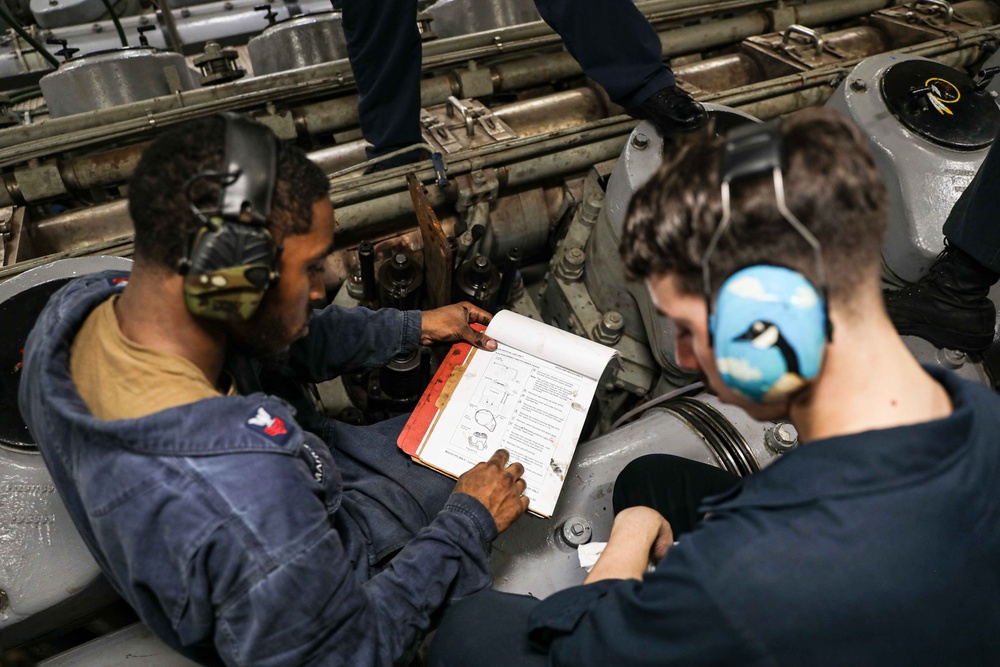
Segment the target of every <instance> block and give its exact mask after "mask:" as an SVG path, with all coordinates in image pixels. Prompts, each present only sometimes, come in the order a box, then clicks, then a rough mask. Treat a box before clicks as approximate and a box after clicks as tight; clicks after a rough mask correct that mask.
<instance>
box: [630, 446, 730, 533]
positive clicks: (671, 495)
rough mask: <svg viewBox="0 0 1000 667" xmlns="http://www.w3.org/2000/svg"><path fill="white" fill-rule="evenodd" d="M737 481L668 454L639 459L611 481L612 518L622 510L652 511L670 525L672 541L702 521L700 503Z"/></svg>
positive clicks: (704, 465)
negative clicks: (633, 508) (640, 507)
mask: <svg viewBox="0 0 1000 667" xmlns="http://www.w3.org/2000/svg"><path fill="white" fill-rule="evenodd" d="M739 482H740V478H739V477H737V476H736V475H734V474H732V473H731V472H728V471H726V470H723V469H721V468H716V467H714V466H710V465H706V464H704V463H699V462H698V461H691V460H690V459H685V458H681V457H679V456H672V455H670V454H650V455H648V456H642V457H640V458H637V459H636V460H634V461H632V462H631V463H629V464H628V465H627V466H625V469H624V470H622V471H621V473H620V474H619V475H618V479H616V480H615V491H614V496H613V497H612V504H613V506H614V510H615V514H618V513H619V512H621V511H622V510H623V509H625V508H626V507H636V506H643V507H652V508H653V509H655V510H656V511H657V512H659V513H660V514H662V515H663V517H664V518H665V519H666V520H667V521H669V522H670V527H671V528H672V529H673V531H674V537H677V536H678V535H681V534H683V533H686V532H689V531H690V530H691V529H692V528H694V526H695V524H697V523H698V522H699V521H701V519H702V515H701V512H699V511H698V507H699V506H701V504H702V501H703V500H704V499H705V498H707V497H709V496H715V495H718V494H720V493H725V492H726V491H729V490H731V489H733V488H734V487H736V485H738V484H739Z"/></svg>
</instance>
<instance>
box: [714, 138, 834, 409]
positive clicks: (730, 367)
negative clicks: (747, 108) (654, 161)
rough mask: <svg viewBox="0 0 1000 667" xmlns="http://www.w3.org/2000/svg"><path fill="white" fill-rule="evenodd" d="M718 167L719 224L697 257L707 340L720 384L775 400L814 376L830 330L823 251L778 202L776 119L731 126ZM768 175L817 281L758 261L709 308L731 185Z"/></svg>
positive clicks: (731, 280)
mask: <svg viewBox="0 0 1000 667" xmlns="http://www.w3.org/2000/svg"><path fill="white" fill-rule="evenodd" d="M720 172H721V178H720V180H721V182H722V184H721V188H722V221H721V222H720V223H719V226H718V227H717V228H716V230H715V233H714V234H713V235H712V239H711V241H710V242H709V244H708V247H707V248H706V249H705V255H704V257H703V258H702V280H703V285H704V295H705V303H706V305H707V308H708V331H709V342H710V345H711V346H712V348H713V352H714V355H715V362H716V366H717V367H718V369H719V374H720V375H721V376H722V381H723V382H725V383H726V386H728V387H729V388H731V389H732V390H734V391H736V392H737V393H739V394H741V395H743V396H745V397H746V398H748V399H750V400H752V401H754V402H756V403H771V402H777V401H781V400H784V399H786V398H787V397H789V396H790V395H791V394H793V393H795V392H797V391H799V390H801V389H802V388H804V387H806V386H807V385H808V384H809V383H810V382H812V380H814V379H815V378H816V376H817V375H818V374H819V371H820V368H821V367H822V364H823V355H824V353H825V351H826V344H827V343H828V342H829V341H830V340H831V336H832V329H831V326H830V318H829V314H828V311H827V299H826V275H825V271H824V267H823V256H822V250H821V248H820V245H819V242H818V241H817V240H816V237H815V236H813V234H812V233H811V232H810V231H809V230H808V229H807V228H806V227H805V225H803V224H802V223H801V222H800V221H799V220H798V218H796V217H795V215H794V214H793V213H792V212H791V211H790V210H789V209H788V207H787V205H786V203H785V188H784V165H783V142H782V135H781V124H780V121H778V122H772V123H766V124H763V125H749V126H743V127H738V128H735V129H734V130H732V131H731V132H730V133H729V134H728V135H727V137H726V142H725V144H724V146H723V152H722V158H721V160H720ZM767 173H770V174H771V175H772V177H773V179H774V196H775V201H776V204H777V208H778V212H779V214H780V215H781V217H782V218H783V219H784V220H785V221H786V222H787V223H788V224H789V225H791V226H792V228H793V229H795V231H796V232H798V234H799V235H801V236H802V238H803V239H805V241H806V242H807V243H808V244H809V247H810V248H811V249H812V251H813V254H814V258H815V262H816V275H817V277H818V279H819V282H820V285H819V287H818V288H817V287H816V286H814V285H813V284H812V283H811V282H810V281H809V280H808V279H807V278H806V277H805V276H803V275H802V274H801V273H798V272H797V271H793V270H792V269H789V268H786V267H783V266H773V265H768V264H758V265H754V266H749V267H746V268H743V269H740V270H739V271H736V272H735V273H733V274H732V275H731V276H729V277H727V279H726V280H725V281H724V282H723V284H722V286H721V287H720V288H719V293H718V295H717V297H716V299H715V300H714V301H715V305H714V308H713V299H712V292H711V285H712V279H711V264H710V262H711V258H712V255H713V254H714V252H715V248H716V246H717V245H718V243H719V239H720V238H722V235H723V234H725V232H726V230H727V229H728V227H729V224H730V222H731V219H732V210H731V205H730V189H729V188H730V184H731V183H732V182H733V181H735V180H738V179H742V178H747V177H751V176H758V175H761V174H767Z"/></svg>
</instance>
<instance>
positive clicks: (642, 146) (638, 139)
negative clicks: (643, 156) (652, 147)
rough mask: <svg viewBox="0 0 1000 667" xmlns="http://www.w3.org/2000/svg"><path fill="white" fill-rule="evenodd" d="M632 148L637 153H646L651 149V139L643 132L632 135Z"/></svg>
mask: <svg viewBox="0 0 1000 667" xmlns="http://www.w3.org/2000/svg"><path fill="white" fill-rule="evenodd" d="M632 148H634V149H636V150H637V151H644V150H646V149H647V148H649V137H647V136H646V135H645V134H643V133H642V132H636V133H635V134H633V135H632Z"/></svg>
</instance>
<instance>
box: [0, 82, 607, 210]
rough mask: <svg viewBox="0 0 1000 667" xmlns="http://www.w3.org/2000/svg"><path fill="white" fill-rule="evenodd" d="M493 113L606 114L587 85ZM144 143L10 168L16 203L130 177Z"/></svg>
mask: <svg viewBox="0 0 1000 667" xmlns="http://www.w3.org/2000/svg"><path fill="white" fill-rule="evenodd" d="M493 113H494V115H495V116H497V117H498V118H500V120H502V121H504V122H505V123H507V124H508V125H509V126H510V127H511V128H512V129H513V130H514V131H515V132H517V133H518V134H520V135H522V136H531V135H536V134H544V133H546V132H552V131H555V130H561V129H566V128H570V127H574V126H577V125H582V124H584V123H587V122H590V121H593V120H597V119H598V118H603V117H604V116H606V115H607V108H606V107H605V106H604V104H603V103H602V101H601V99H600V96H598V95H597V94H596V93H595V92H594V91H593V90H592V89H590V88H577V89H574V90H569V91H564V92H560V93H555V94H553V95H546V96H543V97H537V98H532V99H528V100H521V101H518V102H514V103H512V104H506V105H502V106H498V107H496V108H495V109H494V110H493ZM366 143H367V142H365V141H352V142H347V143H345V144H339V145H337V146H333V147H331V148H328V149H323V150H319V151H316V152H315V153H311V154H310V158H312V159H313V160H314V161H315V162H317V164H319V165H320V166H321V167H322V168H323V169H324V170H326V172H327V173H332V172H334V171H338V170H340V169H344V168H346V167H349V166H351V165H354V164H358V163H359V162H362V161H364V159H365V146H366ZM147 145H148V143H146V142H143V143H140V144H133V145H132V146H127V147H124V148H116V149H113V150H110V151H104V152H100V153H92V154H89V155H84V156H80V157H73V158H68V159H65V160H59V161H58V162H57V164H56V165H55V167H54V168H53V166H52V165H48V164H47V165H45V166H40V167H38V168H29V169H23V170H19V171H18V172H17V173H16V176H17V178H18V180H19V181H20V180H25V179H27V182H30V183H31V184H32V187H31V189H30V190H28V191H25V190H24V189H23V188H21V187H20V186H19V185H18V186H17V190H18V198H17V203H18V204H25V203H34V202H36V201H44V200H45V199H49V198H53V197H59V196H62V195H65V194H66V193H68V192H76V193H78V194H82V193H85V192H86V191H87V190H89V189H91V188H104V187H109V186H112V185H118V184H121V183H124V182H125V181H126V180H128V178H129V176H131V174H132V170H133V169H135V166H136V164H137V163H138V162H139V156H140V155H141V153H142V151H143V149H145V147H146V146H147ZM8 193H9V190H8ZM0 204H2V197H0ZM7 205H10V204H7Z"/></svg>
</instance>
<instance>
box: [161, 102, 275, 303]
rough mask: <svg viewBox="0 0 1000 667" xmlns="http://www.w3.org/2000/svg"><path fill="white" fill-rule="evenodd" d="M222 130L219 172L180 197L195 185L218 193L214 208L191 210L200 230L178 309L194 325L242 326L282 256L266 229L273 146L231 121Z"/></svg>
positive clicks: (241, 121) (233, 117) (243, 119)
mask: <svg viewBox="0 0 1000 667" xmlns="http://www.w3.org/2000/svg"><path fill="white" fill-rule="evenodd" d="M220 115H221V116H222V117H223V118H224V119H225V122H226V154H225V164H224V166H223V170H222V171H205V172H201V173H199V174H195V175H194V176H193V177H192V178H191V179H190V180H189V181H188V186H187V190H188V192H187V193H185V194H186V196H188V199H189V201H190V200H191V196H190V195H191V187H192V185H194V184H195V183H196V182H197V181H199V180H214V181H216V182H218V183H219V185H221V186H222V187H221V192H220V194H219V198H218V203H217V205H216V206H215V208H213V209H210V210H202V209H199V208H198V207H196V206H195V205H194V204H193V203H192V205H191V208H192V212H193V213H194V215H196V216H197V217H198V218H199V219H200V220H201V222H202V226H201V227H200V228H199V229H198V230H197V232H195V234H194V235H193V238H192V239H191V242H190V244H189V251H188V255H187V257H185V258H184V259H183V260H181V265H180V271H181V273H182V274H183V275H184V276H185V277H184V302H185V304H186V305H187V308H188V310H189V311H190V312H191V313H192V314H194V315H197V316H198V317H207V318H210V319H216V320H224V321H230V322H232V321H245V320H247V319H249V318H250V317H251V316H252V315H253V314H254V312H256V310H257V307H258V306H259V305H260V300H261V298H262V297H263V295H264V292H265V291H267V289H268V288H269V287H271V286H272V285H273V284H274V283H275V282H277V280H278V265H279V262H280V259H281V248H280V246H279V247H278V248H275V244H274V241H273V239H272V237H271V233H270V232H269V231H268V229H267V224H268V221H269V220H270V216H271V202H272V198H273V196H274V186H275V180H276V170H277V155H278V143H277V139H276V138H275V136H274V134H273V133H272V132H271V131H270V130H269V129H268V128H267V127H265V126H264V125H261V124H260V123H257V122H256V121H254V120H252V119H250V118H249V117H247V116H243V115H241V114H235V113H224V114H220Z"/></svg>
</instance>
